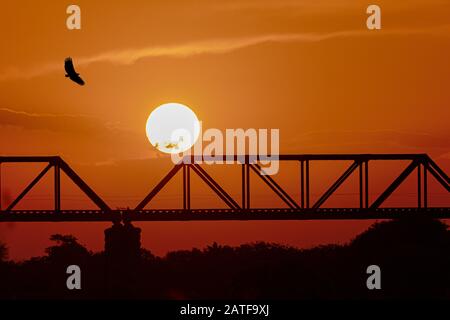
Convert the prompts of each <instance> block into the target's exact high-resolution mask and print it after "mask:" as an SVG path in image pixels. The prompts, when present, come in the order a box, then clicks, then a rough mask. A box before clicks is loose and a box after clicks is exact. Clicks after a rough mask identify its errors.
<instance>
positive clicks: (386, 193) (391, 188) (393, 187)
mask: <svg viewBox="0 0 450 320" xmlns="http://www.w3.org/2000/svg"><path fill="white" fill-rule="evenodd" d="M419 165H420V160H417V159H416V160H413V161H412V162H411V163H410V164H409V165H408V166H407V167H406V169H405V170H403V172H402V173H400V175H399V176H398V177H397V178H396V179H395V180H394V182H392V183H391V184H390V185H389V187H387V189H386V190H385V191H384V192H383V193H382V194H381V195H380V196H379V197H378V198H377V199H376V200H375V201H374V202H373V203H372V205H371V206H370V209H376V208H378V207H380V205H381V204H382V203H383V202H384V201H386V199H387V198H388V197H389V196H390V195H391V194H392V193H393V192H394V191H395V190H396V189H397V188H398V186H399V185H400V184H401V183H402V182H403V181H404V180H405V179H406V178H407V177H408V176H409V175H410V174H411V172H413V171H414V169H415V168H416V167H417V166H419Z"/></svg>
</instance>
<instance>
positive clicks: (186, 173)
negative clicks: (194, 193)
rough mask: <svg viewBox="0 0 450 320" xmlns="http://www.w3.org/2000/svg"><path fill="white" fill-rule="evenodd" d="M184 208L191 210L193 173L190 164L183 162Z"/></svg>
mask: <svg viewBox="0 0 450 320" xmlns="http://www.w3.org/2000/svg"><path fill="white" fill-rule="evenodd" d="M183 209H184V210H191V173H190V166H189V165H188V164H183Z"/></svg>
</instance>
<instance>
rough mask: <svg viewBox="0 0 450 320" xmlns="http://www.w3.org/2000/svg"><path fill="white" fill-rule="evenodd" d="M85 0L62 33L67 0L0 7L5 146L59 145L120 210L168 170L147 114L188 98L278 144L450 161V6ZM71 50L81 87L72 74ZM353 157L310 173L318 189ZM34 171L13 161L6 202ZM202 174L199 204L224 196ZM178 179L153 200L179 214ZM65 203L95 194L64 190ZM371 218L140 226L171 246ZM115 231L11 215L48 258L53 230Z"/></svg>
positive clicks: (346, 225) (14, 227) (17, 231)
mask: <svg viewBox="0 0 450 320" xmlns="http://www.w3.org/2000/svg"><path fill="white" fill-rule="evenodd" d="M74 3H76V4H77V5H79V6H80V8H81V19H82V20H81V21H82V22H81V24H82V29H81V30H73V31H69V30H68V29H67V28H66V18H67V16H68V15H67V14H66V8H67V6H68V5H70V4H73V3H72V2H69V1H61V0H57V1H56V0H45V1H20V0H18V1H2V3H1V6H0V41H1V50H0V93H1V94H0V154H1V155H60V156H61V157H63V158H64V160H65V161H67V162H68V163H69V164H70V165H71V166H72V167H73V168H74V169H75V171H77V173H78V174H79V175H80V176H81V177H82V178H83V179H85V181H86V182H87V183H88V184H89V185H90V186H91V187H92V188H93V189H94V190H95V191H96V192H97V193H98V194H99V195H100V196H101V197H102V198H103V199H105V201H106V202H107V203H108V204H110V206H111V207H127V206H129V207H134V206H136V204H137V203H138V202H140V200H141V199H142V198H143V197H144V196H145V195H146V194H147V193H148V192H149V191H150V189H151V188H152V187H153V186H154V185H155V184H156V183H157V182H158V181H159V180H160V179H161V178H162V177H163V176H164V175H165V174H166V172H168V170H169V169H170V168H171V166H172V165H173V164H172V162H171V160H170V158H169V157H167V156H164V155H162V154H160V153H159V151H157V150H156V149H154V148H153V147H152V146H151V145H150V143H149V142H148V140H147V137H146V135H145V123H146V120H147V117H148V115H149V114H150V112H151V111H152V110H153V109H154V108H155V107H157V106H158V105H160V104H163V103H166V102H179V103H183V104H186V105H188V106H189V107H191V108H192V110H193V111H194V112H195V113H196V114H197V116H198V118H199V119H200V120H201V121H202V122H203V128H204V129H207V128H218V129H221V130H224V129H226V128H268V129H270V128H277V129H280V151H281V152H282V153H287V154H290V153H292V154H293V153H297V154H301V153H379V152H386V153H428V154H429V155H430V156H431V157H432V158H433V159H434V160H435V161H436V162H437V164H438V165H439V166H440V167H441V168H443V169H444V170H445V171H446V172H448V170H449V169H450V126H449V119H450V87H449V84H450V58H449V57H450V20H449V17H450V2H449V1H445V0H427V1H425V0H422V1H419V0H401V1H400V0H397V1H394V0H390V1H381V0H377V1H370V2H369V1H360V0H353V1H351V0H342V1H333V0H314V1H312V0H309V1H305V0H296V1H294V0H258V1H250V0H229V1H225V0H223V1H206V0H197V1H191V0H182V1H181V0H180V1H171V0H167V1H138V0H132V1H124V0H120V1H119V0H110V1H106V0H96V1H82V0H78V1H76V2H74ZM372 3H376V4H378V5H379V6H380V7H381V10H382V29H381V30H375V31H369V30H368V29H367V28H366V18H367V14H366V8H367V6H368V5H369V4H372ZM67 56H71V57H72V58H73V59H74V62H75V64H76V68H77V71H78V72H80V73H81V75H82V77H83V79H84V80H85V81H86V86H84V87H79V86H77V85H76V84H74V83H73V82H71V81H69V80H68V79H66V78H65V77H64V68H63V65H64V58H66V57H67ZM345 166H346V163H343V164H342V165H337V166H336V167H335V168H328V167H326V166H317V167H313V168H312V169H311V170H312V174H315V177H316V178H314V179H315V180H314V181H313V182H312V184H313V187H316V189H315V191H312V192H313V195H312V196H313V197H315V196H318V194H319V193H320V192H321V191H323V190H325V189H326V188H327V187H328V186H329V184H330V183H332V182H333V179H335V178H336V177H337V176H338V175H339V173H340V171H339V170H341V171H342V170H343V169H344V168H345ZM39 169H40V167H39V166H33V165H31V166H23V165H22V166H9V165H8V166H6V165H4V166H3V170H2V185H3V189H4V194H3V208H5V205H7V204H8V203H9V202H10V201H11V200H12V198H14V197H15V196H17V194H18V193H19V192H20V191H21V189H23V187H24V186H26V184H27V183H28V182H29V181H30V180H31V179H32V178H33V176H34V175H36V174H37V173H38V172H39ZM206 169H208V170H211V172H214V170H217V172H216V174H217V177H218V180H220V179H219V178H221V179H222V180H221V181H222V182H223V183H224V186H225V187H227V190H230V193H232V194H233V195H234V196H236V199H239V191H240V189H239V188H240V187H239V181H238V179H233V174H225V173H224V172H219V171H224V170H225V168H218V169H217V168H216V169H213V168H211V169H210V168H206ZM228 169H230V170H233V168H228ZM401 169H402V167H401V166H399V167H396V166H392V165H391V164H386V165H385V166H384V165H379V167H378V169H376V168H375V169H374V170H375V172H377V171H376V170H378V172H379V173H380V174H378V176H379V179H378V180H377V179H375V181H373V185H371V192H373V197H375V196H376V194H377V191H380V190H381V188H382V187H383V186H386V185H387V184H388V183H389V182H390V181H389V180H392V178H393V177H394V176H395V174H398V173H399V172H400V170H401ZM292 170H295V168H293V167H292V168H290V169H288V168H286V169H284V168H283V167H282V168H281V171H280V176H279V177H278V179H279V180H280V181H284V182H285V184H286V185H288V186H290V187H292V190H290V192H291V193H292V195H293V196H296V195H297V194H298V190H296V189H295V187H296V183H297V181H295V180H293V179H292V174H291V173H292V172H293V171H292ZM382 173H383V174H385V175H386V176H385V177H382V176H383V174H382ZM236 176H237V175H236ZM384 178H385V180H383V179H384ZM51 179H52V178H51V176H49V177H47V180H46V181H43V182H42V185H41V184H40V185H39V187H38V188H36V190H33V192H31V193H30V195H29V196H28V197H27V198H26V199H25V200H26V201H24V203H23V204H22V208H25V207H27V208H37V209H39V208H46V207H50V208H51V203H52V202H51V196H52V195H51V192H50V191H49V190H51V187H49V186H50V185H51V181H52V180H51ZM355 181H356V180H355ZM46 183H47V184H48V186H46ZM193 183H194V185H198V188H199V189H197V191H196V193H195V192H194V193H193V206H194V207H195V206H198V207H206V206H213V207H215V206H219V205H220V202H218V200H216V199H215V197H214V195H213V194H212V193H208V192H209V191H208V190H207V189H206V187H204V186H200V184H199V183H198V182H193ZM236 183H237V184H236ZM411 183H412V182H411ZM65 186H66V185H65ZM236 186H237V187H236ZM201 188H203V189H201ZM255 188H256V191H255V203H256V204H258V201H259V205H261V206H264V205H271V204H272V202H271V201H276V199H275V198H274V200H272V198H270V197H269V196H265V195H264V193H263V189H264V188H263V187H261V186H255ZM167 189H168V190H166V192H165V193H164V195H161V197H160V198H158V199H156V200H157V201H156V204H155V205H159V206H162V207H174V208H179V207H180V206H181V203H182V202H181V201H182V200H181V197H180V192H179V191H180V190H181V184H180V183H178V184H177V183H176V181H174V183H173V184H171V185H170V186H168V188H167ZM355 190H356V189H355ZM340 191H341V195H340V196H338V198H337V199H333V200H331V199H330V201H331V202H330V204H337V203H338V204H340V205H343V206H344V205H350V203H351V201H352V200H353V199H354V190H353V189H352V187H351V183H350V185H349V186H343V189H342V190H340ZM399 191H400V190H399ZM403 191H404V193H403V194H402V193H401V192H400V193H399V194H398V195H396V197H394V198H393V199H391V201H392V202H391V204H392V205H404V204H405V205H407V204H408V203H409V202H408V201H410V200H412V202H410V203H409V204H411V205H414V203H415V202H414V197H412V196H411V194H410V192H409V190H407V189H404V190H403ZM430 192H434V193H435V199H437V200H436V202H435V203H434V204H436V205H438V204H442V203H444V202H445V201H447V202H445V203H446V204H447V205H448V204H449V201H448V200H449V199H448V194H446V193H445V190H444V189H443V188H442V189H439V188H437V187H436V188H434V189H433V187H432V189H431V191H430ZM267 194H270V193H267ZM430 197H431V196H430ZM333 201H334V202H333ZM431 204H433V203H431ZM64 206H67V207H68V208H69V207H72V208H79V207H85V206H89V204H88V202H87V201H86V199H84V198H83V197H82V195H81V193H77V191H76V189H75V188H72V187H71V186H69V185H68V184H67V186H66V187H65V188H63V208H64ZM371 223H373V221H362V222H355V221H341V222H334V221H327V222H318V221H316V222H311V221H306V222H273V221H271V222H265V221H262V222H170V223H167V222H166V223H163V222H157V223H156V222H155V223H150V222H146V223H136V225H137V226H139V227H141V228H142V229H143V234H142V241H143V245H144V246H145V247H146V248H148V249H150V250H152V251H153V252H154V253H156V254H159V255H162V254H164V253H165V252H167V250H174V249H189V248H191V247H193V246H198V247H202V246H204V245H206V244H210V243H211V242H213V241H217V242H219V243H227V244H232V245H237V244H240V243H243V242H250V241H257V240H264V241H273V242H279V243H286V244H291V245H296V246H302V247H309V246H312V245H317V244H322V243H343V242H346V241H348V240H350V239H351V238H352V237H354V236H355V235H356V234H358V233H359V232H361V231H363V230H364V229H365V228H367V226H369V225H370V224H371ZM108 226H109V223H58V224H57V223H41V224H32V223H15V224H5V223H3V224H0V241H3V242H5V243H6V244H7V245H8V246H9V249H10V257H11V258H13V259H24V258H28V257H30V256H33V255H39V254H42V253H43V250H44V248H45V247H46V246H48V245H49V242H48V240H47V239H48V237H49V235H50V234H53V233H70V234H74V235H75V236H77V237H78V238H79V240H80V242H81V243H83V244H86V245H87V246H88V248H90V249H92V250H100V249H101V248H102V246H103V230H104V229H105V228H106V227H108Z"/></svg>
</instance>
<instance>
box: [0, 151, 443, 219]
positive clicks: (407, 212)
mask: <svg viewBox="0 0 450 320" xmlns="http://www.w3.org/2000/svg"><path fill="white" fill-rule="evenodd" d="M218 159H222V160H223V161H225V160H228V161H234V163H235V165H239V166H241V168H242V175H241V199H234V198H233V197H231V196H230V194H229V193H228V192H226V191H225V189H224V188H223V187H222V186H221V185H220V183H219V182H218V181H216V180H215V179H214V178H213V177H212V176H211V175H210V174H208V172H207V171H206V169H205V168H204V166H201V165H200V163H201V162H203V161H207V160H209V161H211V160H216V161H217V160H218ZM267 160H272V161H279V162H280V166H281V165H282V163H284V162H295V163H298V168H299V170H298V175H297V176H295V177H293V178H292V179H295V180H297V181H298V185H299V187H300V196H299V198H298V199H293V198H292V196H290V195H289V194H288V193H287V192H286V190H285V189H283V187H282V186H281V185H280V184H279V183H277V182H276V181H275V179H274V178H273V177H271V176H270V175H265V174H264V168H263V167H262V166H261V161H267ZM342 160H346V161H351V164H350V166H349V167H348V168H347V169H346V170H345V171H344V172H343V173H342V174H341V176H339V178H338V179H337V180H336V181H334V183H332V184H331V185H330V186H329V188H328V189H327V190H326V191H325V192H324V193H323V194H322V195H321V196H320V197H319V198H318V200H316V201H315V202H314V203H313V202H311V197H310V181H311V179H312V178H313V177H311V176H310V164H311V163H312V162H316V161H328V162H332V161H342ZM380 160H389V161H397V162H399V161H405V160H406V161H409V164H408V165H407V166H406V168H405V169H404V170H403V171H402V172H401V173H400V174H399V175H398V176H397V177H396V178H395V179H394V180H393V181H392V182H391V183H390V184H389V185H388V187H387V188H386V189H385V190H384V191H382V192H381V194H380V195H379V196H378V197H377V198H376V199H375V200H374V201H372V202H370V201H369V172H370V170H369V164H370V163H373V162H375V161H380ZM4 163H44V164H47V165H46V166H45V168H44V169H43V170H42V171H41V172H40V173H39V174H38V175H37V176H36V178H34V179H33V180H32V181H31V182H30V184H29V185H28V186H27V187H26V188H25V189H24V190H23V191H22V192H21V193H20V194H19V195H18V196H17V198H16V199H14V200H13V201H12V202H11V203H10V204H8V206H7V207H6V208H2V207H1V203H2V202H1V198H0V222H11V221H14V222H59V221H114V220H123V219H128V220H131V221H188V220H326V219H392V218H400V217H415V216H429V217H434V218H442V219H445V218H450V207H448V206H447V207H430V206H429V205H428V201H429V194H428V181H429V178H433V179H435V180H436V181H437V182H438V183H439V184H440V185H441V186H442V187H443V188H444V189H445V190H446V191H447V193H446V194H447V196H448V199H449V200H450V181H449V177H448V176H447V174H446V173H445V172H444V171H443V170H442V169H441V168H440V167H439V166H438V165H437V164H436V163H435V162H434V161H433V160H432V159H431V158H430V157H429V156H428V155H426V154H316V155H314V154H306V155H280V156H279V157H278V160H273V158H268V157H265V158H262V157H259V156H248V155H247V156H241V157H239V156H215V157H209V159H206V157H202V156H190V157H186V158H185V159H183V161H181V162H180V163H179V164H176V165H174V167H173V168H172V170H170V171H169V173H168V174H167V175H166V176H165V177H164V178H163V179H162V180H161V181H160V182H159V183H158V184H157V185H156V186H155V188H154V189H153V190H151V191H150V193H149V194H148V195H147V196H146V197H145V198H144V199H143V200H142V201H141V202H140V203H139V204H138V205H137V206H136V207H135V208H134V209H127V210H115V209H111V208H110V207H109V206H108V204H107V203H106V202H105V201H104V200H103V199H102V198H100V197H99V196H98V194H97V193H95V192H94V190H92V188H90V187H89V186H88V185H87V184H86V183H85V182H84V180H83V179H82V178H81V177H80V176H79V175H78V174H77V173H76V172H75V171H74V170H73V169H72V168H71V167H70V166H69V165H68V164H67V163H66V162H65V161H64V160H63V159H61V158H60V157H58V156H36V157H35V156H0V197H1V193H2V192H1V188H2V186H1V165H2V164H4ZM355 171H356V172H357V174H358V175H359V183H358V184H359V203H357V204H356V207H354V208H323V207H322V206H323V204H324V203H325V202H326V201H327V199H328V198H330V196H332V195H333V194H334V193H335V192H336V190H337V189H338V188H339V187H340V186H341V185H342V184H343V183H344V181H346V180H347V179H348V178H349V176H350V175H352V174H353V173H354V172H355ZM48 172H53V176H54V179H53V181H54V183H53V187H54V208H53V210H16V209H15V208H16V206H17V205H18V204H19V203H20V202H21V201H23V198H24V197H25V196H26V195H27V193H28V192H30V190H31V189H33V187H34V186H35V185H36V184H37V183H38V182H39V181H40V180H41V179H42V178H43V177H44V176H45V175H46V174H47V173H48ZM251 172H253V173H252V174H251ZM414 172H416V174H417V205H416V206H414V207H408V208H406V207H405V208H392V207H391V208H389V207H383V204H384V203H385V201H386V200H387V199H388V197H389V196H390V195H391V194H392V193H393V192H394V191H395V190H396V189H397V188H398V187H399V186H400V185H401V184H402V183H403V182H404V181H405V179H406V178H407V177H409V176H410V175H413V174H414ZM61 173H64V174H65V175H67V177H68V178H69V179H70V180H71V181H72V182H73V183H75V184H76V185H77V186H78V187H79V188H80V190H81V191H82V192H83V193H84V194H85V195H86V196H87V197H88V198H89V199H90V200H91V201H92V202H93V203H94V204H95V205H96V206H97V207H98V210H62V209H61ZM177 174H182V175H183V179H182V184H183V185H182V189H183V199H182V200H183V208H182V209H171V210H167V209H153V210H146V209H145V207H146V206H147V205H148V204H149V203H151V201H152V199H153V198H154V197H155V196H156V195H157V194H159V192H160V191H161V190H162V189H163V188H164V186H165V185H166V184H167V183H168V182H169V181H170V180H171V179H172V178H173V177H174V176H175V175H177ZM191 174H195V175H197V176H198V177H200V178H201V180H202V181H203V182H204V183H206V185H208V186H209V188H211V189H212V190H213V191H214V192H215V194H216V195H217V196H218V197H219V198H220V199H221V200H222V201H223V202H224V203H225V204H226V206H227V207H228V208H226V209H214V208H205V209H191ZM251 177H253V178H254V179H261V180H262V181H263V182H264V183H265V184H267V185H268V187H269V188H270V189H271V190H272V192H274V193H275V194H276V195H277V196H278V197H279V198H280V199H281V200H282V201H283V202H284V204H285V207H283V208H272V207H271V208H262V209H261V208H254V207H252V205H251V204H252V202H251V192H250V190H251V189H250V182H251V180H250V178H251ZM180 200H181V199H180Z"/></svg>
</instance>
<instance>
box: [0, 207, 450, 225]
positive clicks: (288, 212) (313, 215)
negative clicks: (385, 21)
mask: <svg viewBox="0 0 450 320" xmlns="http://www.w3.org/2000/svg"><path fill="white" fill-rule="evenodd" d="M419 216H428V217H433V218H438V219H450V208H377V209H364V208H363V209H360V208H320V209H284V208H280V209H192V210H182V209H158V210H142V211H134V210H112V211H101V210H61V211H58V212H57V211H53V210H15V211H10V212H6V211H2V212H0V222H64V221H78V222H93V221H113V220H121V219H129V220H131V221H208V220H209V221H214V220H216V221H218V220H223V221H224V220H229V221H230V220H368V219H397V218H402V217H419Z"/></svg>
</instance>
